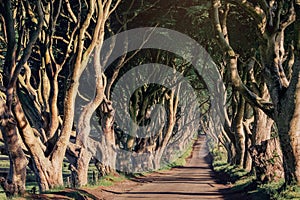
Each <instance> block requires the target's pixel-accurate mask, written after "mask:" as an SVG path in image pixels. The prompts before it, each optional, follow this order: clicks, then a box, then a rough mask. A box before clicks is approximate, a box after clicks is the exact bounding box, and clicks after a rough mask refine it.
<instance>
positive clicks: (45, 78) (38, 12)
mask: <svg viewBox="0 0 300 200" xmlns="http://www.w3.org/2000/svg"><path fill="white" fill-rule="evenodd" d="M71 3H72V4H73V5H74V6H70V5H71ZM119 3H120V1H100V0H95V1H93V0H91V1H88V2H73V1H72V2H69V1H67V2H63V1H51V2H41V1H26V2H23V1H21V2H18V1H16V2H14V1H2V2H1V11H2V12H1V13H3V18H4V23H3V26H2V28H1V30H2V31H3V35H4V44H6V45H5V46H4V49H3V50H4V51H2V55H3V56H4V57H5V62H4V64H3V67H2V68H3V73H2V75H3V80H4V84H3V86H4V87H3V88H2V89H3V92H4V93H5V94H6V96H5V104H6V106H7V108H5V109H4V112H2V113H1V114H2V116H4V117H2V119H3V118H4V119H5V120H4V121H3V122H2V125H5V126H4V128H3V129H2V131H3V135H4V136H10V135H11V137H12V136H13V137H15V138H19V137H18V136H17V133H18V134H20V136H21V138H22V140H21V141H18V140H11V139H9V138H8V139H7V140H6V141H5V142H6V145H7V147H8V150H9V151H10V153H13V152H14V151H18V152H19V154H18V157H11V160H12V163H14V162H16V161H17V160H14V159H21V158H24V156H23V153H22V152H24V149H23V151H22V150H21V147H20V145H21V144H20V143H24V145H25V146H26V149H27V150H28V153H29V155H30V159H31V160H32V163H33V169H34V172H35V174H36V177H37V181H38V183H39V188H40V191H45V190H48V189H50V188H53V187H56V186H60V185H63V177H62V165H63V160H64V157H65V152H66V149H67V148H68V146H69V140H70V136H71V133H73V126H74V115H75V98H76V96H77V92H78V86H79V80H80V77H81V74H82V72H83V71H84V70H85V69H86V66H87V64H88V63H89V62H90V56H91V55H92V53H95V55H96V56H95V60H93V61H94V63H95V64H94V69H95V75H96V81H95V82H96V85H97V89H96V91H95V96H94V98H92V99H90V100H89V103H88V104H87V105H86V106H85V108H84V109H83V111H82V112H81V114H80V116H81V118H80V120H79V123H78V127H77V130H78V133H77V137H78V139H77V141H76V143H78V144H79V145H80V146H81V148H84V146H83V143H82V135H83V133H86V132H88V131H89V119H90V117H91V113H93V112H94V110H96V108H97V107H98V106H99V105H100V103H101V102H102V100H103V98H104V96H105V95H104V88H105V78H104V76H103V74H102V71H101V66H99V63H100V62H99V60H97V58H98V57H99V56H97V55H99V49H100V48H101V45H102V42H103V39H104V33H105V32H104V28H105V22H106V20H107V19H108V17H109V16H110V14H111V13H112V12H113V10H115V9H116V7H117V6H118V4H119ZM75 5H76V6H75ZM75 13H76V14H75ZM16 15H18V16H19V17H16ZM64 85H65V86H66V87H64ZM5 116H9V118H8V117H5ZM61 117H62V119H61ZM7 119H8V120H7ZM14 122H15V123H14ZM10 124H15V127H17V131H16V128H14V126H12V125H10ZM75 136H76V135H75ZM4 138H5V137H4ZM79 158H80V155H79ZM23 163H25V161H23ZM25 165H26V164H25ZM12 166H13V167H15V169H14V171H15V172H20V173H21V171H20V170H16V169H17V168H16V167H23V166H24V165H12ZM76 167H78V166H76ZM78 168H79V167H78ZM25 169H26V168H25ZM22 174H24V172H23V171H22ZM18 176H20V175H19V174H18ZM24 181H25V179H24V178H23V179H22V183H18V182H16V184H20V187H19V188H20V189H22V187H23V186H24ZM23 188H24V187H23Z"/></svg>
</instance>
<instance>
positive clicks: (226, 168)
mask: <svg viewBox="0 0 300 200" xmlns="http://www.w3.org/2000/svg"><path fill="white" fill-rule="evenodd" d="M211 153H212V155H213V158H214V160H213V163H212V166H213V169H214V171H215V172H216V173H217V174H218V175H219V176H218V177H220V178H221V182H222V183H224V184H226V183H228V182H230V183H233V187H232V188H231V191H232V192H241V193H243V192H245V191H246V192H247V193H248V196H249V198H250V199H262V200H263V199H270V200H287V199H293V200H297V199H298V200H299V199H300V187H299V186H288V187H287V188H284V180H283V179H282V180H279V181H278V182H271V183H268V184H258V183H257V182H256V181H255V176H254V175H252V174H251V173H249V172H247V171H245V170H244V169H241V168H240V167H238V166H233V165H230V164H228V163H227V162H226V159H227V158H226V154H225V152H224V151H222V149H221V151H220V150H217V149H213V150H212V152H211Z"/></svg>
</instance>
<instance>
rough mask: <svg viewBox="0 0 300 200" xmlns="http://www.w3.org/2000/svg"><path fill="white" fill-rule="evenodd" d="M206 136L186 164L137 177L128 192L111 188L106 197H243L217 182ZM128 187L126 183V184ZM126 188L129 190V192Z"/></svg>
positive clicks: (157, 198)
mask: <svg viewBox="0 0 300 200" xmlns="http://www.w3.org/2000/svg"><path fill="white" fill-rule="evenodd" d="M207 153H208V152H207V151H206V150H205V142H204V138H200V139H199V140H198V141H197V142H196V144H195V146H194V150H193V154H192V157H191V158H190V159H189V160H188V163H187V165H186V166H184V167H180V168H174V169H172V170H169V171H165V172H157V173H154V174H152V175H150V176H147V177H146V178H141V179H136V180H135V181H136V182H137V184H136V185H133V187H131V188H127V189H125V191H117V190H114V189H113V188H108V189H106V190H105V192H106V193H107V194H108V193H110V194H111V195H108V196H106V197H108V198H104V199H115V200H126V199H147V200H149V199H153V200H160V199H163V200H167V199H230V200H231V199H243V200H245V199H246V198H245V197H244V196H243V194H233V193H230V192H229V191H228V190H229V186H225V185H223V184H218V183H216V179H215V177H214V173H213V171H212V170H211V168H210V166H209V164H208V160H207V159H208V156H207ZM125 187H126V186H125ZM126 190H127V191H126Z"/></svg>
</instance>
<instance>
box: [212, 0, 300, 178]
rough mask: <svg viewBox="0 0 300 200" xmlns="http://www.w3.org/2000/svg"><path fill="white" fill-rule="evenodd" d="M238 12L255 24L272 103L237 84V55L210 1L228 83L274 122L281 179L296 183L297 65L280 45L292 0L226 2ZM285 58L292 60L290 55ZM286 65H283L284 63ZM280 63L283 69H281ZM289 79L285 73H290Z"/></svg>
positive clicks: (292, 12) (291, 14)
mask: <svg viewBox="0 0 300 200" xmlns="http://www.w3.org/2000/svg"><path fill="white" fill-rule="evenodd" d="M230 3H231V4H234V5H237V6H238V8H239V9H240V10H242V11H245V12H247V13H248V14H249V15H250V16H251V17H252V19H253V20H254V22H255V23H256V25H257V31H256V33H257V35H258V39H259V44H258V45H259V46H260V48H259V49H260V50H259V52H258V54H259V55H260V58H259V60H260V63H261V64H262V67H263V70H264V71H265V77H266V78H265V82H266V85H267V87H268V91H269V94H270V97H271V101H272V104H270V103H269V102H266V100H267V99H263V98H261V97H259V96H257V95H256V94H255V93H253V92H251V91H250V90H249V89H248V88H247V87H246V86H245V84H243V82H242V81H241V78H240V76H239V71H238V55H237V53H236V52H235V50H234V49H233V48H232V46H231V45H230V44H229V41H228V40H226V38H225V37H227V35H224V32H223V31H222V24H221V23H220V21H219V15H218V12H219V11H218V9H219V8H220V6H221V5H222V4H221V1H212V6H213V10H212V12H213V14H212V16H213V20H214V26H215V30H216V34H217V38H218V41H219V43H220V46H221V48H222V49H223V50H224V52H225V53H226V55H227V58H228V62H229V65H228V67H229V69H230V72H231V81H232V83H233V85H234V86H235V88H237V90H238V91H239V92H240V93H241V94H242V95H243V96H244V97H245V99H246V100H247V101H248V102H249V103H250V104H251V105H253V106H256V107H258V108H260V109H261V110H263V111H264V112H265V113H266V114H267V115H268V116H269V117H271V118H272V119H274V121H275V122H276V125H277V127H278V133H279V138H280V145H281V150H282V152H283V164H284V172H285V180H286V183H287V184H292V183H297V184H299V167H298V166H299V155H298V153H297V152H298V151H297V149H298V148H299V147H298V144H299V142H298V140H299V136H298V132H299V131H298V126H296V124H297V123H299V117H298V116H299V115H298V114H297V113H299V110H298V106H297V105H298V104H297V99H298V96H299V92H298V90H297V89H296V88H297V84H298V82H299V80H298V79H299V65H298V64H297V62H295V63H294V60H293V59H289V60H287V59H286V58H287V57H286V53H285V46H284V35H285V31H286V28H287V27H288V26H290V25H291V24H292V23H293V22H294V21H295V17H296V13H295V8H294V2H293V1H278V2H275V1H268V2H265V1H259V2H252V1H230ZM291 53H292V54H290V57H289V58H294V55H293V52H291ZM286 60H287V61H289V62H287V61H286ZM284 61H286V62H287V64H286V66H287V69H286V70H284ZM292 67H293V70H292V75H291V77H290V79H289V78H288V76H286V74H288V73H289V72H291V68H292Z"/></svg>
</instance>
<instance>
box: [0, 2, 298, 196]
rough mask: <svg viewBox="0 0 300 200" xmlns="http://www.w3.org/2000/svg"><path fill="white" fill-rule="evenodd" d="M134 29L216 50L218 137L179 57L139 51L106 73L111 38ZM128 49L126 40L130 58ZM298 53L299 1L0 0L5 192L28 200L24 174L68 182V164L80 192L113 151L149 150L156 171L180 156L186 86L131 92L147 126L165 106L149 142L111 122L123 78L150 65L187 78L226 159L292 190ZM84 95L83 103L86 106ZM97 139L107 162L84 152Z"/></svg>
mask: <svg viewBox="0 0 300 200" xmlns="http://www.w3.org/2000/svg"><path fill="white" fill-rule="evenodd" d="M138 27H165V28H169V29H172V30H176V31H179V32H181V33H184V34H186V35H188V36H189V37H191V38H193V39H194V40H196V41H197V42H198V43H199V44H201V45H202V46H203V47H204V48H205V49H206V51H207V52H208V53H209V54H210V55H211V57H212V58H213V59H214V61H215V63H216V65H217V66H218V69H219V73H220V75H221V77H222V78H223V82H224V86H225V90H226V94H224V95H225V96H226V102H225V104H224V107H223V112H224V113H222V114H221V115H222V116H224V118H225V120H224V124H222V129H221V131H220V132H218V133H214V132H213V130H214V129H213V126H214V121H213V119H211V118H210V117H209V114H210V113H211V107H210V106H211V105H210V101H209V98H210V97H209V93H208V91H207V86H206V83H205V82H204V80H203V77H201V75H199V74H198V73H197V72H196V71H195V70H194V69H193V66H192V65H191V63H187V62H185V60H184V59H182V58H180V57H179V56H178V55H174V54H173V53H170V52H167V51H163V50H155V49H141V50H136V51H134V52H129V53H126V54H123V55H122V56H120V57H119V58H118V59H117V60H116V61H115V62H113V63H112V64H111V65H110V66H109V67H108V68H107V69H106V70H105V71H104V69H103V67H104V66H101V64H100V63H102V62H100V58H103V57H105V56H107V57H109V55H102V54H101V47H102V45H103V42H104V41H105V39H106V38H109V37H110V36H113V35H115V34H117V33H120V32H122V31H125V30H130V29H133V28H138ZM212 33H213V34H212ZM145 40H147V38H145ZM110 48H111V51H113V48H114V45H111V47H110ZM127 48H128V42H127V43H126V42H125V43H124V52H125V51H126V49H127ZM108 54H109V52H108ZM93 55H94V56H93ZM91 58H92V59H91ZM299 58H300V2H299V1H297V0H241V1H240V0H211V1H203V0H192V1H180V0H175V1H164V0H149V1H137V0H130V1H122V0H88V1H81V0H67V1H62V0H50V1H41V0H35V1H31V0H22V1H15V0H0V72H1V74H0V125H1V134H0V141H1V142H2V143H4V150H2V152H3V153H4V154H7V155H8V156H9V160H10V169H9V173H8V174H7V176H6V177H1V178H0V182H1V186H2V187H3V189H4V190H5V191H6V194H7V195H18V194H21V195H22V194H24V192H25V184H26V174H27V170H28V168H29V169H30V170H32V171H33V172H34V174H35V178H36V181H37V183H38V185H39V190H40V192H43V191H46V190H49V189H52V188H55V187H58V186H63V185H64V180H63V174H62V167H63V165H64V163H66V162H67V163H68V165H69V169H70V170H71V174H72V182H73V184H74V186H76V187H80V186H83V185H86V184H88V181H89V178H88V167H89V164H91V163H92V162H93V163H94V164H95V165H96V167H97V169H98V170H99V173H100V174H102V175H105V174H108V173H110V172H113V171H114V170H115V168H114V167H115V165H116V160H117V159H120V158H119V157H118V156H120V155H118V154H117V153H116V151H115V150H116V149H121V150H123V151H128V152H132V153H133V154H134V155H138V154H142V153H145V154H147V155H149V156H148V157H146V158H145V160H143V161H140V162H143V163H147V165H149V166H148V168H155V169H156V168H159V167H160V166H159V163H160V162H161V160H163V159H165V158H164V152H168V151H170V149H168V148H167V145H168V144H173V145H175V146H178V149H177V150H182V149H184V148H185V147H186V145H188V144H186V143H185V142H186V141H188V139H189V138H191V137H193V136H194V134H195V133H194V132H193V129H191V130H187V131H186V132H185V134H183V135H181V136H180V137H179V136H178V135H177V134H176V133H177V132H178V129H180V124H181V123H182V122H184V121H185V120H186V119H185V118H184V116H183V115H181V114H180V113H181V111H180V109H181V107H180V99H178V94H177V92H178V91H174V90H172V89H168V88H165V87H163V86H161V85H155V84H146V85H144V86H143V87H139V88H138V89H137V90H135V92H134V93H133V94H132V96H131V98H130V108H129V111H128V112H129V113H130V116H131V118H132V120H133V121H134V122H135V123H136V124H138V125H139V126H144V125H147V124H149V123H150V118H149V115H150V114H151V109H150V108H151V106H153V105H155V104H160V105H162V107H163V108H164V109H165V111H166V117H165V119H163V120H164V121H165V123H164V124H163V126H162V128H161V129H159V130H157V132H155V133H151V134H150V135H151V136H150V137H147V138H138V137H134V136H133V135H134V134H128V133H126V132H124V131H123V130H122V127H119V126H118V124H116V123H115V122H114V119H115V116H114V115H115V112H116V110H115V107H116V104H117V103H118V102H115V103H113V102H112V101H111V93H112V90H113V88H114V87H115V83H116V82H117V81H118V80H119V79H121V77H122V75H124V74H125V73H126V72H128V71H129V70H131V69H132V68H134V67H135V66H137V65H141V64H146V63H160V64H164V65H167V66H169V67H170V68H173V70H176V71H178V72H179V73H181V74H182V75H183V76H184V77H187V79H188V80H189V82H190V84H191V85H192V87H193V89H194V90H195V91H196V94H197V97H198V101H197V102H198V104H199V106H200V108H199V112H200V114H201V119H200V121H199V125H200V128H199V130H201V131H202V132H204V133H206V134H207V135H212V136H214V137H213V138H214V141H215V144H217V145H218V146H222V148H224V149H225V150H226V152H227V161H228V162H229V163H230V164H232V165H237V166H239V167H241V168H244V169H245V170H247V171H249V172H250V171H251V172H253V173H255V175H256V179H257V182H259V183H268V182H272V181H278V180H280V179H284V180H285V184H286V185H300V155H299V154H300V59H299ZM91 63H92V64H91ZM91 66H92V67H91ZM87 74H88V75H87ZM83 76H87V77H88V78H87V80H88V81H87V83H86V85H89V84H90V83H89V81H90V80H92V81H93V83H91V85H94V86H95V90H94V91H93V92H94V93H93V94H92V95H90V96H88V95H86V94H85V93H84V92H85V88H80V79H81V78H82V77H83ZM137 76H138V75H137ZM149 76H150V74H149ZM188 95H189V94H186V96H188ZM78 99H80V101H81V102H84V103H83V106H81V107H80V108H79V107H77V106H76V105H77V104H76V101H77V100H78ZM121 106H122V105H121ZM212 109H213V108H212ZM76 113H79V114H76ZM151 120H152V119H151ZM95 124H96V125H95ZM97 125H99V127H100V128H99V127H98V126H97ZM132 131H134V130H132ZM91 132H93V133H95V132H101V134H95V135H93V134H91V137H92V138H94V139H95V140H97V141H98V143H97V145H96V146H95V147H94V148H97V152H98V153H99V152H100V155H101V156H100V157H102V160H99V159H97V158H98V156H96V155H95V151H91V146H89V145H87V144H88V143H87V142H86V141H87V136H89V135H90V133H91ZM99 135H100V136H99ZM215 136H217V137H215ZM178 141H180V142H178ZM132 159H134V158H132ZM105 160H107V163H113V165H114V166H108V165H107V164H106V162H105ZM123 160H126V159H123ZM123 165H124V166H127V167H128V165H130V163H123ZM137 167H138V166H137ZM120 168H124V167H122V166H118V169H120ZM125 168H126V167H125ZM146 168H147V167H146ZM124 170H125V171H126V169H124Z"/></svg>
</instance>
